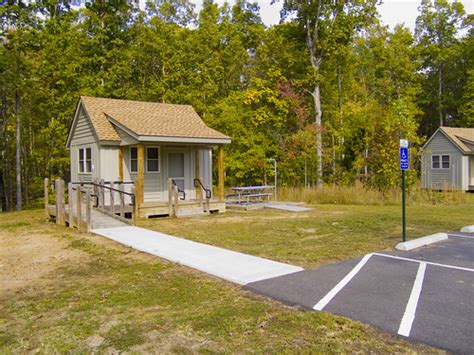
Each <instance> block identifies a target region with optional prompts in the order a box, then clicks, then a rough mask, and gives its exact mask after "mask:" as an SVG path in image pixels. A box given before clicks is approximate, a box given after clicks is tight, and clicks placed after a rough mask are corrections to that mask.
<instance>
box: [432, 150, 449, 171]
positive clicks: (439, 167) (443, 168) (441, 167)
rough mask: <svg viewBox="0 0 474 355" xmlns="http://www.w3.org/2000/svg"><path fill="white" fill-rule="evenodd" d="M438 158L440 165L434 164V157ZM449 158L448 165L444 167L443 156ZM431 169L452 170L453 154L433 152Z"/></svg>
mask: <svg viewBox="0 0 474 355" xmlns="http://www.w3.org/2000/svg"><path fill="white" fill-rule="evenodd" d="M435 157H437V158H438V167H435V166H434V158H435ZM445 157H447V158H448V166H447V167H446V168H445V167H443V158H445ZM431 169H432V170H450V169H451V155H450V154H432V155H431Z"/></svg>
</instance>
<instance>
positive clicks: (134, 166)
mask: <svg viewBox="0 0 474 355" xmlns="http://www.w3.org/2000/svg"><path fill="white" fill-rule="evenodd" d="M130 172H131V173H136V172H138V149H137V147H130Z"/></svg>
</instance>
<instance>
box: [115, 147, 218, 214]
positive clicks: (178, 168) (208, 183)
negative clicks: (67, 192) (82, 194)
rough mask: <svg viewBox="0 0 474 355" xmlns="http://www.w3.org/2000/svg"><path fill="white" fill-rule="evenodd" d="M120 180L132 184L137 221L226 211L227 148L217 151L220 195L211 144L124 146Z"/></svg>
mask: <svg viewBox="0 0 474 355" xmlns="http://www.w3.org/2000/svg"><path fill="white" fill-rule="evenodd" d="M118 155H119V156H118V170H119V171H118V178H119V180H120V181H133V185H131V186H130V189H131V192H133V194H134V196H135V206H134V208H135V213H136V216H137V217H138V218H149V217H164V216H175V217H184V216H191V215H205V214H210V213H222V212H225V202H224V180H225V173H224V149H223V146H222V145H219V146H218V149H217V167H218V169H217V170H218V179H217V180H218V181H217V193H216V194H214V192H213V188H212V186H213V183H212V160H213V159H212V150H211V146H209V145H202V144H192V145H181V144H179V145H178V144H157V143H155V142H137V144H132V145H121V146H120V147H119V151H118Z"/></svg>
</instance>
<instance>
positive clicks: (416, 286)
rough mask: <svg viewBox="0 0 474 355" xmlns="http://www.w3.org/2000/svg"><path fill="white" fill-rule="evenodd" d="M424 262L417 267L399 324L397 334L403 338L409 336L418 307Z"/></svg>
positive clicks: (424, 268) (423, 274)
mask: <svg viewBox="0 0 474 355" xmlns="http://www.w3.org/2000/svg"><path fill="white" fill-rule="evenodd" d="M425 270H426V262H424V261H422V262H420V266H419V267H418V272H417V273H416V278H415V282H414V283H413V288H412V290H411V294H410V298H409V299H408V303H407V307H406V309H405V313H404V314H403V318H402V321H401V323H400V328H398V334H400V335H403V336H406V337H408V336H410V332H411V326H412V325H413V321H414V320H415V312H416V307H417V305H418V300H419V299H420V294H421V287H422V285H423V279H424V277H425Z"/></svg>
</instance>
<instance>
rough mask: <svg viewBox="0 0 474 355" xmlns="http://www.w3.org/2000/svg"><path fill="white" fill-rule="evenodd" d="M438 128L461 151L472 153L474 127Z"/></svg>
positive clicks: (473, 150)
mask: <svg viewBox="0 0 474 355" xmlns="http://www.w3.org/2000/svg"><path fill="white" fill-rule="evenodd" d="M439 130H440V131H441V132H443V133H444V134H445V135H446V137H448V139H450V140H451V141H452V142H453V143H454V144H455V145H456V146H457V147H458V148H459V149H460V150H461V151H462V152H463V153H466V154H472V153H474V128H457V127H440V128H439Z"/></svg>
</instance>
